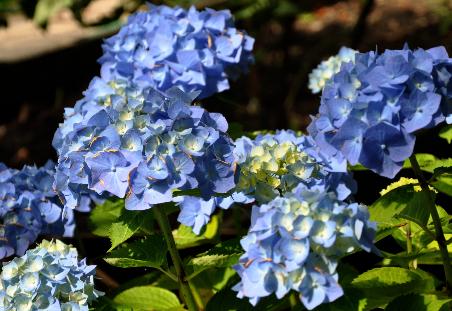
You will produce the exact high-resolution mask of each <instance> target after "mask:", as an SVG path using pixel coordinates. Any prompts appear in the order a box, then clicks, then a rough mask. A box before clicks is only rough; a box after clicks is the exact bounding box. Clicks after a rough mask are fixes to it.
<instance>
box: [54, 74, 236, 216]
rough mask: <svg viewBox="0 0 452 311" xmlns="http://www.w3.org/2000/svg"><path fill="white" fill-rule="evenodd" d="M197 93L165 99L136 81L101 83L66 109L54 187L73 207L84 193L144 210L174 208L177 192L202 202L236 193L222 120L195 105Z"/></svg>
mask: <svg viewBox="0 0 452 311" xmlns="http://www.w3.org/2000/svg"><path fill="white" fill-rule="evenodd" d="M195 96H196V94H193V93H191V94H186V93H184V92H182V91H181V90H180V89H178V88H173V89H170V90H168V91H167V92H166V94H162V93H160V92H158V91H156V90H154V89H152V88H141V87H139V86H138V85H136V84H133V83H132V82H131V81H125V82H124V81H122V82H121V81H110V82H106V81H104V80H102V79H100V78H95V79H94V80H93V81H92V83H91V84H90V86H89V88H88V90H87V91H86V92H85V98H83V99H82V100H80V101H79V102H77V103H76V105H75V107H74V108H73V109H67V110H66V120H65V121H64V123H63V124H61V125H60V128H59V129H58V130H57V132H56V134H55V137H54V141H53V145H54V147H55V148H56V149H57V151H58V156H59V162H58V165H57V177H56V182H55V187H56V189H57V190H58V191H60V192H61V193H62V196H63V198H64V201H65V204H66V205H67V206H70V207H75V206H77V205H78V204H79V203H80V202H79V201H80V198H81V197H80V193H84V192H90V191H94V192H95V193H97V194H98V195H101V196H106V195H114V196H117V197H120V198H124V197H126V208H127V209H130V210H143V209H148V208H151V207H152V206H153V205H154V204H159V203H164V202H170V201H172V200H173V192H174V191H176V190H182V191H184V190H190V189H199V190H200V192H201V195H202V197H203V198H205V199H208V198H210V197H211V196H212V195H214V194H215V193H226V192H228V191H229V190H230V189H232V188H233V187H234V164H233V162H234V156H233V142H232V140H231V139H230V138H229V136H227V134H226V131H227V128H228V124H227V122H226V119H225V118H224V117H223V116H222V115H221V114H218V113H208V112H207V111H206V110H204V109H203V108H201V107H199V106H193V105H191V102H192V100H193V98H194V97H195Z"/></svg>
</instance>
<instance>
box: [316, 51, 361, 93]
mask: <svg viewBox="0 0 452 311" xmlns="http://www.w3.org/2000/svg"><path fill="white" fill-rule="evenodd" d="M356 53H357V51H355V50H353V49H350V48H347V47H341V49H340V50H339V53H338V54H337V55H335V56H331V57H330V58H328V59H327V60H325V61H323V62H321V63H320V64H319V65H318V66H317V68H315V69H314V70H313V71H312V72H311V73H310V74H309V85H308V87H309V89H310V90H311V92H312V93H313V94H317V93H320V92H321V91H322V90H323V88H324V87H325V85H326V83H327V81H328V80H329V79H331V77H332V76H333V75H334V74H336V73H338V72H339V70H340V69H341V65H342V63H348V62H355V54H356Z"/></svg>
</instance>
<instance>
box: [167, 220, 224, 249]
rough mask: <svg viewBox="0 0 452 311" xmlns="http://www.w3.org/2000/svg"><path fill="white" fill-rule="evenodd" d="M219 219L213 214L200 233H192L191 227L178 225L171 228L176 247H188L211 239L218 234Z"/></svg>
mask: <svg viewBox="0 0 452 311" xmlns="http://www.w3.org/2000/svg"><path fill="white" fill-rule="evenodd" d="M218 227H219V219H218V216H217V215H214V216H213V217H212V218H211V219H210V222H209V223H208V224H207V226H206V227H205V230H203V231H202V232H201V234H200V235H196V234H195V233H193V230H192V228H191V227H188V226H185V225H180V226H179V228H177V229H176V230H173V237H174V241H175V242H176V246H177V248H178V249H184V248H190V247H194V246H198V245H201V244H204V243H208V242H210V241H212V240H213V239H214V238H215V237H216V236H217V234H218Z"/></svg>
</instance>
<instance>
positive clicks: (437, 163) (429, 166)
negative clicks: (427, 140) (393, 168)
mask: <svg viewBox="0 0 452 311" xmlns="http://www.w3.org/2000/svg"><path fill="white" fill-rule="evenodd" d="M415 156H416V160H417V162H418V163H419V166H420V168H421V170H423V171H425V172H429V173H433V171H434V170H435V169H436V168H438V167H449V166H452V158H447V159H438V158H437V157H435V156H434V155H432V154H428V153H418V154H416V155H415ZM403 168H411V164H410V161H409V159H407V160H406V161H405V163H403Z"/></svg>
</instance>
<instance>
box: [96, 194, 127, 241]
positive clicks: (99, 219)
mask: <svg viewBox="0 0 452 311" xmlns="http://www.w3.org/2000/svg"><path fill="white" fill-rule="evenodd" d="M123 209H124V200H119V199H118V200H112V199H109V200H105V202H104V203H103V204H101V205H96V207H94V209H93V210H92V211H91V213H90V215H89V226H90V228H91V232H92V233H93V234H95V235H98V236H101V237H108V236H110V227H111V224H112V223H114V222H116V221H117V220H118V218H119V216H120V215H121V213H122V211H123Z"/></svg>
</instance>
